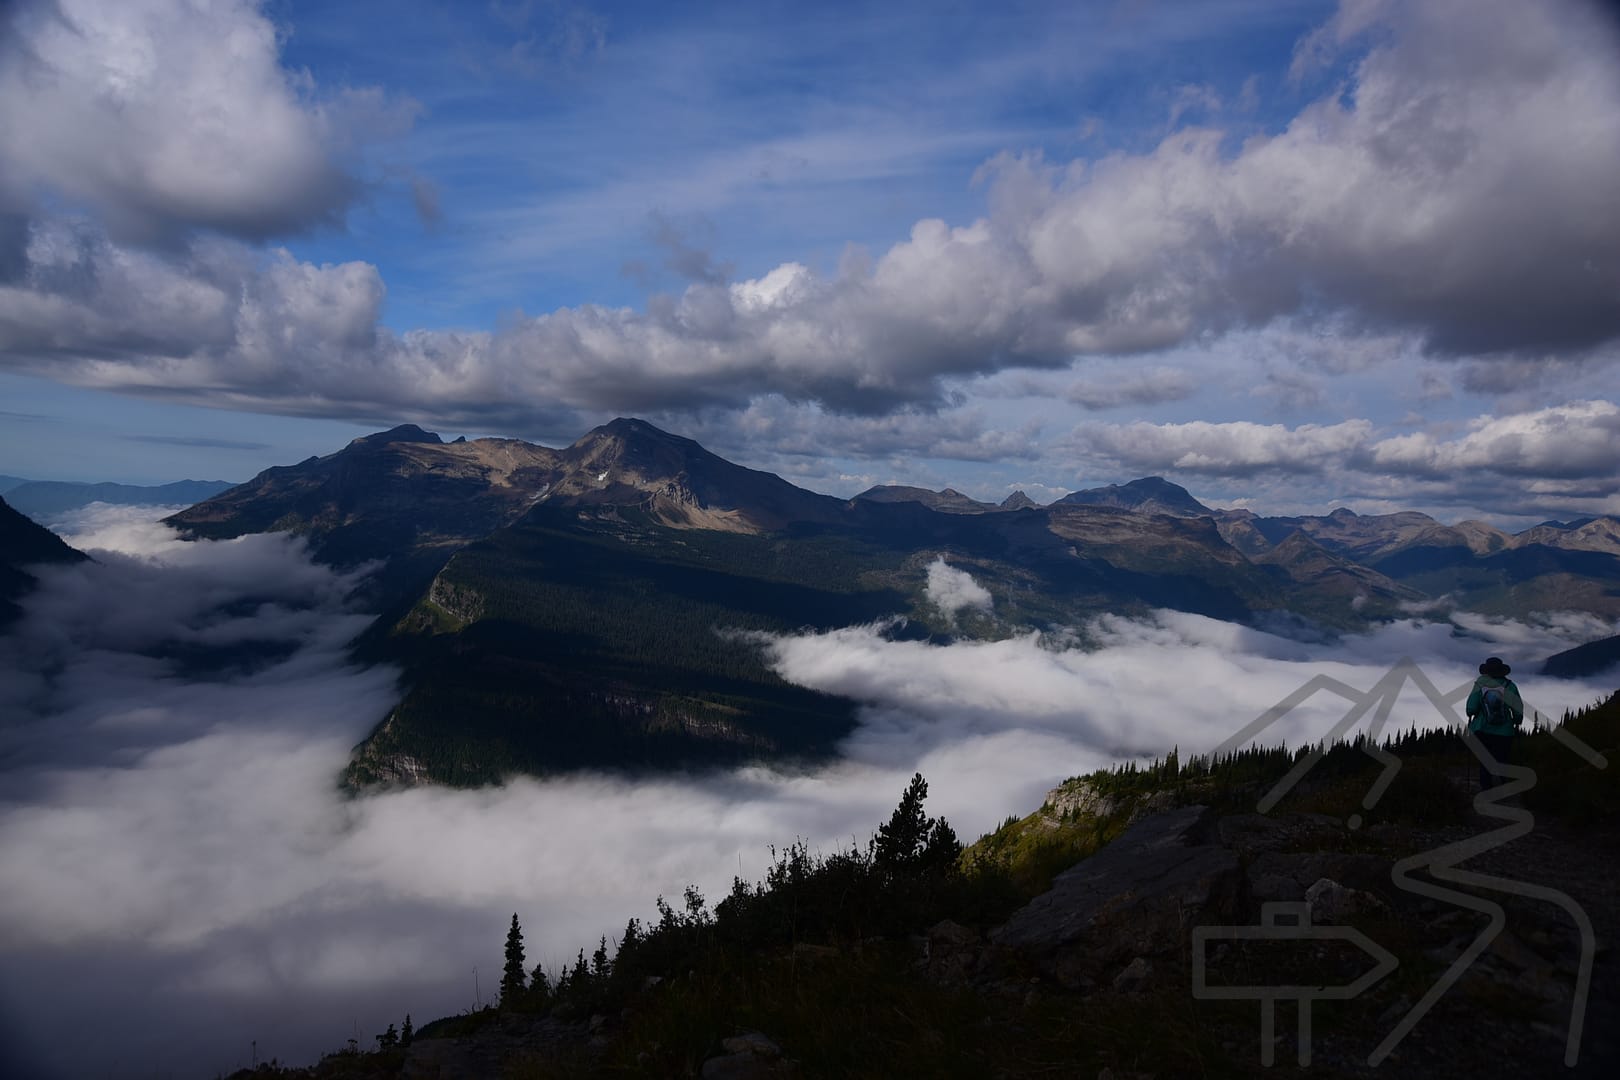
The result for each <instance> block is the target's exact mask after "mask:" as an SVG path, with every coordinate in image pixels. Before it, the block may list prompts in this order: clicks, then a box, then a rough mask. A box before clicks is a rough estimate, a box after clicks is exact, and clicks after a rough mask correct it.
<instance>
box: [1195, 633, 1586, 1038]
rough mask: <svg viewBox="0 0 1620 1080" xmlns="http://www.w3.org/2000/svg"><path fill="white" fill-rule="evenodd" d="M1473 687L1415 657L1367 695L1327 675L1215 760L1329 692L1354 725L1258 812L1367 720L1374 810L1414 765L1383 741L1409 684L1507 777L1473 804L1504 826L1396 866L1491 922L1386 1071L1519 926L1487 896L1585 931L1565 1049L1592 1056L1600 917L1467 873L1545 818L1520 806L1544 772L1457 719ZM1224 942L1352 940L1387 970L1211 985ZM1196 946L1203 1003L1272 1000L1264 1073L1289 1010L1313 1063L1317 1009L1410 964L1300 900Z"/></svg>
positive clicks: (1403, 877) (1201, 932) (1553, 895)
mask: <svg viewBox="0 0 1620 1080" xmlns="http://www.w3.org/2000/svg"><path fill="white" fill-rule="evenodd" d="M1472 685H1473V684H1472V682H1468V683H1464V684H1462V685H1460V686H1458V687H1456V688H1455V689H1453V690H1451V691H1449V692H1446V691H1442V690H1441V689H1440V688H1439V687H1437V686H1436V685H1435V684H1434V682H1433V681H1431V680H1430V679H1429V677H1428V676H1427V675H1426V674H1424V672H1423V671H1422V670H1421V669H1420V668H1419V667H1418V665H1417V664H1416V662H1414V661H1413V660H1412V659H1411V658H1410V657H1403V658H1402V659H1401V660H1399V661H1397V662H1396V663H1395V664H1394V665H1393V666H1392V667H1391V668H1390V669H1389V670H1388V671H1387V672H1386V673H1385V674H1384V675H1383V677H1382V678H1380V679H1379V680H1378V681H1377V683H1375V684H1374V685H1373V686H1372V687H1371V688H1369V689H1368V690H1366V691H1362V690H1358V689H1356V688H1355V687H1353V686H1350V685H1348V684H1346V683H1344V682H1341V681H1340V680H1338V679H1334V678H1331V677H1329V676H1327V675H1321V674H1318V675H1316V676H1314V677H1313V678H1311V679H1310V680H1308V681H1307V682H1305V683H1304V684H1303V685H1301V686H1300V687H1298V688H1297V689H1296V690H1294V691H1293V692H1292V693H1290V694H1289V695H1287V696H1286V697H1284V698H1283V699H1282V700H1281V701H1278V702H1277V703H1276V704H1275V705H1273V706H1272V707H1271V708H1269V709H1267V710H1266V711H1265V712H1263V713H1261V714H1260V715H1259V716H1258V717H1256V718H1255V720H1254V721H1253V722H1251V723H1250V724H1248V725H1246V726H1245V727H1244V728H1243V729H1242V730H1240V731H1238V732H1236V733H1235V734H1233V735H1232V736H1231V737H1230V738H1229V739H1227V740H1226V742H1224V743H1222V744H1221V745H1220V746H1218V747H1217V748H1216V749H1215V753H1214V756H1217V757H1218V756H1221V755H1223V754H1227V753H1231V752H1233V751H1235V750H1238V749H1240V748H1242V747H1244V746H1246V745H1249V744H1250V743H1252V742H1253V741H1254V740H1255V739H1256V738H1257V737H1259V736H1260V735H1261V733H1262V732H1264V731H1265V730H1266V729H1267V728H1269V727H1270V726H1271V725H1273V724H1275V723H1276V722H1278V721H1279V720H1281V719H1282V718H1283V717H1285V716H1286V715H1288V713H1290V712H1291V711H1292V710H1294V709H1295V708H1297V707H1299V706H1300V705H1302V704H1303V703H1305V702H1306V701H1308V700H1309V699H1310V698H1311V697H1312V696H1313V695H1315V694H1317V693H1319V692H1323V691H1325V692H1327V693H1330V694H1333V695H1336V696H1338V697H1340V698H1343V699H1345V701H1346V702H1347V708H1346V710H1345V713H1344V715H1343V717H1342V718H1341V719H1340V720H1339V721H1338V722H1337V723H1335V724H1334V725H1333V727H1332V728H1331V730H1329V731H1328V732H1327V733H1326V734H1325V735H1324V736H1323V737H1322V738H1321V741H1320V742H1318V743H1316V744H1315V745H1314V746H1311V747H1310V748H1309V750H1308V751H1306V752H1303V753H1301V754H1300V755H1299V757H1298V760H1297V761H1296V763H1295V764H1294V766H1293V768H1292V769H1290V770H1289V772H1288V773H1287V775H1285V776H1284V777H1283V778H1282V779H1281V780H1279V781H1278V782H1277V783H1276V784H1275V785H1274V786H1273V787H1272V788H1271V789H1270V790H1269V791H1267V792H1266V793H1265V794H1264V795H1263V796H1262V797H1261V798H1260V800H1259V801H1258V803H1257V804H1256V806H1255V809H1256V810H1257V811H1258V812H1259V813H1261V814H1267V813H1270V812H1271V811H1272V810H1273V809H1274V808H1275V807H1276V806H1277V804H1278V802H1279V801H1280V800H1281V799H1283V798H1284V797H1285V796H1286V795H1287V794H1288V793H1289V792H1290V791H1292V790H1293V789H1294V788H1295V787H1296V786H1297V785H1298V784H1299V783H1300V781H1301V780H1303V779H1304V778H1305V775H1306V774H1307V773H1309V772H1310V771H1311V770H1312V769H1313V768H1314V767H1315V766H1316V765H1317V764H1318V763H1319V762H1320V761H1321V760H1322V759H1323V758H1324V757H1325V756H1326V754H1327V753H1328V750H1329V748H1330V747H1331V746H1332V745H1333V744H1334V743H1336V742H1337V741H1339V740H1342V739H1344V738H1346V736H1347V735H1348V733H1349V732H1350V731H1351V730H1352V729H1354V728H1355V727H1357V726H1358V725H1359V724H1360V723H1361V722H1362V721H1363V720H1366V721H1367V727H1366V731H1365V738H1364V739H1363V740H1362V742H1361V749H1362V751H1363V752H1364V753H1366V754H1367V755H1368V756H1369V757H1371V758H1373V759H1374V760H1375V761H1376V762H1377V763H1378V765H1379V766H1380V768H1379V773H1378V776H1377V777H1376V778H1375V779H1374V781H1373V782H1372V784H1371V786H1370V787H1369V789H1368V791H1367V793H1366V795H1365V796H1364V798H1363V799H1362V806H1363V807H1364V808H1366V809H1368V810H1371V809H1373V807H1374V806H1376V805H1377V803H1378V801H1379V800H1380V798H1382V796H1383V794H1384V792H1385V791H1387V790H1388V788H1389V786H1390V783H1391V782H1392V781H1393V780H1394V779H1395V775H1396V773H1398V772H1399V771H1400V769H1401V767H1402V763H1401V761H1400V759H1399V758H1398V757H1396V756H1395V755H1394V754H1393V753H1390V752H1389V751H1388V750H1387V749H1385V748H1384V746H1383V745H1382V739H1383V733H1384V729H1385V726H1386V725H1387V724H1388V723H1389V721H1390V716H1391V713H1392V711H1393V709H1394V706H1395V702H1396V699H1397V697H1398V696H1399V695H1400V693H1401V691H1402V690H1403V689H1404V688H1406V687H1412V688H1414V689H1416V690H1417V691H1419V692H1420V693H1421V694H1422V695H1423V697H1425V698H1427V700H1428V702H1429V704H1430V705H1431V706H1432V707H1433V709H1434V710H1435V712H1436V713H1437V714H1438V717H1439V718H1440V719H1441V720H1442V721H1443V722H1444V723H1445V725H1446V727H1448V728H1450V729H1451V730H1453V731H1456V732H1457V733H1458V735H1459V737H1460V739H1461V741H1462V743H1463V744H1464V745H1465V746H1466V747H1467V748H1468V749H1469V750H1470V751H1471V752H1472V753H1473V755H1474V756H1475V757H1476V758H1478V760H1479V762H1480V764H1481V765H1483V766H1485V767H1486V768H1487V769H1488V770H1489V771H1490V772H1491V773H1493V774H1494V775H1495V776H1497V777H1499V778H1501V779H1502V780H1503V782H1502V783H1500V784H1498V785H1496V786H1495V787H1492V788H1490V789H1488V790H1482V791H1480V792H1479V793H1478V794H1477V795H1476V796H1475V797H1474V800H1473V808H1474V812H1475V814H1476V815H1477V816H1478V817H1479V818H1480V819H1481V820H1483V821H1486V822H1491V823H1500V824H1491V825H1489V826H1488V827H1487V828H1486V830H1485V831H1484V832H1481V833H1478V834H1475V835H1471V836H1468V837H1466V838H1464V839H1462V840H1458V841H1455V842H1451V843H1445V844H1442V845H1441V846H1439V847H1436V848H1433V849H1431V850H1428V851H1421V852H1417V853H1415V854H1412V855H1408V856H1406V857H1405V858H1400V859H1397V860H1395V862H1394V863H1393V864H1392V866H1391V870H1390V884H1391V885H1392V886H1393V887H1394V888H1396V889H1399V890H1401V891H1404V892H1407V893H1411V894H1413V895H1414V896H1418V897H1421V898H1424V899H1425V900H1428V901H1430V902H1437V903H1442V904H1449V905H1452V906H1454V907H1456V908H1457V909H1459V910H1465V911H1473V912H1477V913H1479V914H1482V915H1485V916H1487V917H1488V925H1487V926H1486V927H1485V928H1484V929H1483V930H1482V931H1480V933H1479V934H1478V936H1477V937H1476V938H1475V939H1474V941H1473V942H1472V943H1471V944H1470V945H1469V946H1468V947H1467V948H1466V949H1464V950H1463V952H1462V954H1461V955H1460V956H1459V957H1458V958H1457V959H1456V960H1455V961H1453V962H1452V964H1451V965H1450V967H1448V968H1447V969H1446V970H1445V971H1444V972H1443V973H1442V974H1441V976H1440V977H1439V978H1438V979H1437V980H1436V981H1435V983H1434V984H1433V985H1432V986H1431V987H1429V989H1428V991H1427V992H1426V993H1424V994H1423V996H1422V997H1421V998H1419V1000H1418V1001H1417V1002H1416V1003H1415V1004H1413V1005H1412V1006H1411V1008H1410V1009H1408V1010H1407V1012H1406V1014H1405V1015H1404V1016H1403V1017H1401V1019H1400V1021H1399V1022H1398V1023H1397V1024H1396V1025H1395V1027H1394V1029H1393V1030H1392V1031H1390V1032H1389V1033H1388V1034H1387V1035H1386V1036H1385V1038H1384V1039H1383V1041H1382V1042H1380V1043H1379V1044H1378V1046H1377V1047H1376V1048H1375V1049H1374V1050H1373V1052H1372V1053H1371V1055H1370V1056H1369V1057H1368V1058H1367V1064H1369V1065H1374V1066H1376V1065H1378V1064H1380V1063H1382V1062H1383V1061H1384V1060H1385V1059H1387V1058H1388V1057H1389V1055H1390V1054H1391V1053H1392V1052H1393V1051H1394V1049H1395V1047H1396V1046H1398V1045H1399V1044H1400V1042H1401V1041H1402V1040H1403V1039H1404V1038H1405V1037H1406V1036H1407V1035H1408V1034H1410V1033H1411V1031H1412V1029H1413V1028H1414V1027H1415V1026H1416V1025H1417V1024H1418V1022H1419V1021H1420V1020H1421V1019H1422V1018H1423V1017H1424V1016H1425V1015H1426V1014H1427V1013H1428V1012H1429V1010H1431V1009H1432V1008H1433V1007H1434V1006H1435V1004H1436V1003H1437V1002H1438V1001H1439V1000H1440V998H1441V997H1442V996H1443V995H1444V994H1445V993H1446V992H1447V991H1448V990H1450V989H1451V987H1453V986H1454V985H1455V984H1456V983H1457V981H1458V980H1459V979H1460V978H1461V977H1462V976H1463V975H1464V973H1465V972H1466V971H1467V970H1468V968H1469V967H1470V966H1472V965H1473V963H1474V962H1475V961H1476V960H1477V959H1478V958H1479V956H1480V955H1481V954H1482V953H1483V952H1484V951H1485V950H1486V949H1487V948H1489V947H1490V945H1491V943H1492V942H1493V941H1494V940H1495V938H1496V937H1497V935H1498V934H1499V933H1500V932H1501V931H1502V928H1503V926H1504V924H1505V923H1506V921H1507V919H1506V911H1505V909H1504V908H1503V907H1502V905H1501V904H1500V903H1499V902H1497V901H1495V900H1492V899H1488V898H1487V897H1485V896H1481V895H1478V892H1479V891H1484V892H1487V893H1497V894H1500V895H1506V896H1513V897H1517V898H1520V899H1522V900H1532V901H1540V902H1544V903H1548V904H1552V905H1555V906H1557V907H1559V908H1561V909H1562V910H1563V911H1564V912H1565V913H1566V914H1567V915H1568V916H1569V918H1570V920H1571V921H1572V922H1573V923H1574V925H1575V928H1576V930H1577V932H1578V935H1579V960H1578V963H1577V971H1576V977H1575V985H1574V996H1573V1000H1572V1002H1571V1006H1570V1015H1569V1026H1568V1028H1567V1030H1566V1034H1565V1048H1564V1064H1565V1065H1567V1066H1571V1067H1573V1066H1574V1065H1575V1064H1576V1063H1577V1062H1578V1061H1579V1058H1580V1044H1581V1034H1582V1031H1583V1029H1584V1026H1585V1020H1586V1005H1587V999H1588V996H1589V994H1590V992H1591V983H1592V969H1593V962H1594V959H1595V955H1596V952H1597V936H1596V934H1595V933H1594V931H1593V927H1592V920H1591V918H1590V916H1588V915H1587V913H1586V911H1585V909H1584V908H1583V907H1581V905H1580V904H1579V903H1577V902H1576V901H1575V900H1574V899H1573V898H1572V897H1570V896H1569V895H1568V894H1567V893H1565V892H1563V891H1561V890H1559V889H1555V888H1552V887H1550V886H1548V885H1544V884H1541V883H1539V882H1534V881H1522V880H1517V879H1512V878H1504V877H1499V876H1496V875H1492V874H1489V873H1483V872H1480V871H1477V870H1471V869H1467V868H1466V867H1465V866H1464V864H1466V863H1467V862H1469V861H1470V860H1473V859H1476V858H1478V857H1479V856H1480V855H1483V854H1485V853H1486V852H1488V851H1491V850H1493V849H1495V848H1498V847H1501V846H1503V845H1505V844H1508V843H1511V842H1513V841H1515V840H1519V839H1522V838H1523V837H1525V836H1526V835H1528V834H1529V833H1530V832H1531V831H1532V829H1533V828H1534V825H1535V818H1534V815H1533V814H1531V812H1530V811H1529V810H1527V809H1525V808H1524V807H1523V806H1521V805H1518V804H1516V803H1515V802H1512V801H1510V800H1515V799H1517V797H1518V796H1520V795H1522V794H1523V793H1524V792H1526V791H1528V790H1529V789H1530V788H1532V787H1534V786H1535V783H1536V774H1535V771H1534V770H1533V769H1531V768H1529V767H1527V766H1523V765H1512V764H1506V763H1503V762H1499V761H1496V760H1495V758H1493V757H1492V756H1491V755H1490V753H1489V752H1488V751H1487V750H1486V748H1485V747H1484V745H1483V744H1482V743H1481V742H1480V741H1479V739H1478V738H1477V737H1476V736H1475V735H1474V734H1473V733H1472V732H1470V731H1469V730H1468V729H1467V727H1466V724H1465V721H1464V720H1463V718H1462V717H1460V716H1459V715H1458V714H1457V706H1458V705H1459V704H1461V703H1462V701H1463V700H1464V699H1465V698H1466V697H1467V696H1468V693H1469V690H1470V689H1471V688H1472ZM1548 733H1549V734H1550V736H1551V738H1552V739H1553V741H1554V742H1557V743H1559V744H1561V745H1562V746H1563V747H1564V748H1565V749H1567V750H1569V751H1571V752H1572V753H1574V754H1575V755H1576V756H1578V757H1580V758H1581V759H1583V760H1584V761H1586V762H1587V763H1588V764H1590V765H1592V766H1593V767H1594V768H1598V769H1605V768H1607V767H1608V764H1609V762H1608V759H1607V758H1606V757H1605V756H1604V755H1603V754H1601V753H1599V752H1598V751H1597V750H1594V749H1593V748H1592V747H1590V746H1588V745H1586V743H1584V742H1582V741H1581V739H1580V738H1579V737H1577V736H1576V735H1575V734H1574V733H1573V732H1570V731H1569V730H1567V729H1566V728H1565V727H1564V726H1563V725H1552V726H1551V727H1550V728H1549V729H1548ZM1363 820H1364V819H1363V818H1362V816H1361V815H1360V814H1352V815H1350V816H1349V818H1347V819H1346V821H1345V825H1346V827H1348V828H1350V829H1359V828H1360V827H1361V826H1362V824H1363ZM1223 940H1224V941H1331V940H1337V941H1344V942H1348V943H1350V944H1352V945H1354V946H1356V947H1357V948H1359V949H1360V950H1361V951H1362V952H1364V953H1366V954H1367V955H1368V956H1370V957H1372V958H1373V960H1374V961H1376V963H1375V964H1374V966H1373V969H1372V970H1371V971H1368V972H1367V973H1365V974H1364V975H1362V976H1361V977H1360V978H1358V979H1356V980H1355V981H1354V982H1351V983H1349V984H1347V985H1345V986H1318V985H1308V984H1285V983H1278V984H1272V985H1264V986H1210V985H1209V959H1208V955H1207V946H1208V944H1209V943H1210V942H1211V941H1223ZM1192 943H1193V955H1192V974H1193V987H1192V992H1193V996H1194V997H1195V998H1201V999H1206V1000H1227V1001H1232V1000H1242V1001H1258V1002H1260V1026H1261V1031H1260V1058H1261V1062H1262V1064H1264V1065H1272V1064H1273V1063H1274V1062H1275V1057H1276V1046H1275V1042H1276V1023H1277V1016H1276V1007H1277V1002H1279V1001H1296V1002H1298V1003H1299V1063H1300V1064H1301V1065H1309V1064H1310V1057H1311V1049H1310V1040H1311V1003H1312V1002H1315V1001H1330V1000H1334V1001H1345V1000H1349V999H1350V998H1354V997H1356V996H1357V995H1358V994H1361V993H1362V992H1364V991H1365V990H1367V989H1368V988H1369V987H1371V986H1373V985H1375V984H1376V983H1378V982H1379V981H1380V980H1381V979H1383V978H1384V977H1385V976H1387V975H1388V974H1389V973H1390V972H1391V971H1393V970H1395V968H1396V967H1397V966H1399V960H1398V959H1397V958H1396V957H1395V956H1394V955H1393V954H1392V953H1390V952H1389V951H1388V950H1387V949H1385V948H1383V947H1382V946H1380V945H1379V944H1378V943H1377V942H1375V941H1373V940H1372V939H1370V938H1369V937H1367V936H1366V935H1365V934H1363V933H1362V932H1361V931H1359V930H1357V929H1355V928H1354V927H1351V926H1319V925H1313V924H1312V922H1311V914H1310V908H1309V905H1308V904H1302V903H1298V902H1281V903H1268V904H1263V905H1261V922H1260V924H1259V925H1257V926H1205V927H1197V928H1195V929H1194V930H1193V931H1192Z"/></svg>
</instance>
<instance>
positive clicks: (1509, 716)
mask: <svg viewBox="0 0 1620 1080" xmlns="http://www.w3.org/2000/svg"><path fill="white" fill-rule="evenodd" d="M1479 719H1480V722H1481V723H1482V724H1492V725H1497V726H1502V727H1513V726H1516V724H1517V721H1515V720H1514V719H1513V710H1512V709H1510V708H1508V702H1507V686H1506V685H1503V686H1487V687H1485V689H1484V691H1483V692H1481V693H1480V695H1479Z"/></svg>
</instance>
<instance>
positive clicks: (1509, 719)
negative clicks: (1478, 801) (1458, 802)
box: [1467, 656, 1524, 791]
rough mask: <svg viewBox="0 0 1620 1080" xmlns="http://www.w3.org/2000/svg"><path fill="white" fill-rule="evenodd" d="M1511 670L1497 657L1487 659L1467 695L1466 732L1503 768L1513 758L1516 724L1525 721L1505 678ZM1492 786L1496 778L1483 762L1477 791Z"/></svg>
mask: <svg viewBox="0 0 1620 1080" xmlns="http://www.w3.org/2000/svg"><path fill="white" fill-rule="evenodd" d="M1512 670H1513V669H1512V668H1510V667H1508V666H1507V665H1506V664H1504V663H1502V661H1501V658H1500V657H1495V656H1493V657H1490V658H1489V659H1487V660H1486V661H1485V662H1484V663H1483V664H1481V665H1479V678H1477V679H1475V680H1474V689H1473V690H1472V691H1471V692H1470V693H1469V695H1468V706H1467V711H1468V730H1469V731H1472V732H1473V733H1474V734H1475V735H1477V736H1478V737H1479V741H1480V742H1481V743H1482V744H1484V746H1485V752H1486V753H1488V754H1490V756H1491V757H1493V758H1495V759H1496V760H1497V762H1498V763H1499V764H1502V765H1506V764H1508V763H1509V761H1510V760H1511V759H1512V757H1513V736H1515V735H1517V734H1518V733H1519V722H1520V721H1522V720H1523V719H1524V699H1523V698H1521V697H1519V688H1518V687H1517V686H1514V685H1513V680H1512V679H1509V678H1508V672H1510V671H1512ZM1495 782H1496V777H1495V775H1494V774H1493V773H1492V772H1491V771H1490V769H1488V768H1486V766H1485V762H1484V761H1483V760H1482V761H1480V763H1479V787H1480V790H1481V791H1483V790H1485V789H1486V788H1489V787H1492V786H1494V785H1495Z"/></svg>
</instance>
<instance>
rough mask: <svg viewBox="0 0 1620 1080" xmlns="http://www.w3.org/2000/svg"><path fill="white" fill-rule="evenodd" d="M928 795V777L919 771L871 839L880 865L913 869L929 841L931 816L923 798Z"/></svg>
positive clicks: (875, 859) (886, 868)
mask: <svg viewBox="0 0 1620 1080" xmlns="http://www.w3.org/2000/svg"><path fill="white" fill-rule="evenodd" d="M926 798H928V781H927V780H924V779H923V775H922V773H916V774H915V775H913V776H912V778H911V783H910V784H909V785H908V786H907V787H906V792H905V794H904V795H902V796H900V805H899V806H897V807H895V808H894V815H893V816H892V817H890V818H889V823H888V824H887V825H879V826H878V831H877V836H876V837H874V838H873V840H872V848H873V851H872V854H873V861H874V862H875V863H876V864H877V865H878V867H879V868H880V869H883V870H887V871H889V872H890V873H898V872H902V871H905V870H908V869H910V868H911V867H912V866H913V865H914V864H915V863H916V861H917V859H918V857H919V856H920V854H921V853H922V849H923V846H924V845H925V844H926V843H927V841H928V824H929V823H928V818H927V816H926V815H924V814H923V800H924V799H926Z"/></svg>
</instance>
